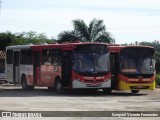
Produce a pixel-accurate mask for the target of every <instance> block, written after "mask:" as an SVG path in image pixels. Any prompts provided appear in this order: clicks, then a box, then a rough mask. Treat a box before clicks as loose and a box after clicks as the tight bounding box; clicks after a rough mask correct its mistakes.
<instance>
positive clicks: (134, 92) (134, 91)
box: [131, 90, 140, 94]
mask: <svg viewBox="0 0 160 120" xmlns="http://www.w3.org/2000/svg"><path fill="white" fill-rule="evenodd" d="M139 91H140V90H131V92H132V93H133V94H136V93H139Z"/></svg>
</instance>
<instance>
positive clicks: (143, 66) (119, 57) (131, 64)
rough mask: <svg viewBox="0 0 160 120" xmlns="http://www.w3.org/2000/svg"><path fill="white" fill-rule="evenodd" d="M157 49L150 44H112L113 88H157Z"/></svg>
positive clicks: (132, 90)
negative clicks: (155, 55) (155, 54)
mask: <svg viewBox="0 0 160 120" xmlns="http://www.w3.org/2000/svg"><path fill="white" fill-rule="evenodd" d="M154 53H155V49H154V48H153V47H149V46H119V45H111V46H110V55H111V57H110V63H111V74H112V77H111V78H112V82H111V86H112V89H117V90H131V92H132V93H138V92H139V91H140V90H144V89H145V90H154V89H155V60H154Z"/></svg>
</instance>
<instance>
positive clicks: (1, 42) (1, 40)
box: [0, 32, 15, 51]
mask: <svg viewBox="0 0 160 120" xmlns="http://www.w3.org/2000/svg"><path fill="white" fill-rule="evenodd" d="M14 40H15V36H14V34H12V33H11V32H6V33H0V50H2V51H5V48H6V46H8V45H11V43H12V41H14Z"/></svg>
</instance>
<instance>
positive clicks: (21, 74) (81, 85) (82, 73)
mask: <svg viewBox="0 0 160 120" xmlns="http://www.w3.org/2000/svg"><path fill="white" fill-rule="evenodd" d="M6 51H7V59H6V74H7V75H6V79H7V80H8V81H9V82H12V83H15V84H16V83H21V84H22V88H23V89H24V90H30V89H34V86H35V85H38V86H43V87H48V88H49V89H55V90H56V92H58V93H61V92H63V90H64V88H73V89H92V90H97V89H103V91H104V92H107V91H108V90H110V87H111V73H110V59H109V45H106V44H103V43H62V44H46V45H18V46H8V47H7V48H6Z"/></svg>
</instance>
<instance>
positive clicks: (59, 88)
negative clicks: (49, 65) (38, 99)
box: [55, 78, 64, 94]
mask: <svg viewBox="0 0 160 120" xmlns="http://www.w3.org/2000/svg"><path fill="white" fill-rule="evenodd" d="M55 91H56V93H58V94H62V93H63V92H64V89H63V86H62V81H61V79H60V78H57V79H56V82H55Z"/></svg>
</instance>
